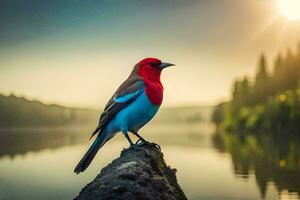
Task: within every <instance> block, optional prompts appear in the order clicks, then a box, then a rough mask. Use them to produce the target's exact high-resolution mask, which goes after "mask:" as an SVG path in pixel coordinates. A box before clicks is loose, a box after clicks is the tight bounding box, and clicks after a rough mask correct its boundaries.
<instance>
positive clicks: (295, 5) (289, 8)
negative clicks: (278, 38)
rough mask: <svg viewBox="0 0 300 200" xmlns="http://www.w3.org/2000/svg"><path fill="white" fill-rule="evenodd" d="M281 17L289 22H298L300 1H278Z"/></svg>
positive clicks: (299, 18)
mask: <svg viewBox="0 0 300 200" xmlns="http://www.w3.org/2000/svg"><path fill="white" fill-rule="evenodd" d="M278 9H279V12H280V14H281V15H283V16H284V17H286V18H287V19H289V20H300V0H278Z"/></svg>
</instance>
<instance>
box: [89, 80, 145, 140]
mask: <svg viewBox="0 0 300 200" xmlns="http://www.w3.org/2000/svg"><path fill="white" fill-rule="evenodd" d="M145 86H146V85H145V82H144V81H143V79H142V78H141V77H138V76H136V77H129V78H128V79H127V80H126V81H125V82H124V83H123V84H122V85H121V86H120V87H119V88H118V89H117V91H116V92H115V94H114V95H113V96H112V97H111V99H110V100H109V101H108V103H107V104H106V106H105V109H104V111H103V112H102V114H101V116H100V120H99V124H98V127H97V128H96V130H95V131H94V132H93V134H92V136H91V138H92V137H93V136H94V135H95V134H96V133H97V132H98V131H99V130H100V129H101V128H103V127H104V126H105V125H106V124H107V122H109V120H111V119H112V118H113V117H114V116H115V115H116V114H117V113H118V112H120V111H121V110H122V109H124V108H125V107H127V106H128V105H129V104H131V103H132V102H133V101H134V100H135V99H136V98H137V97H138V96H140V94H142V92H143V91H144V88H145Z"/></svg>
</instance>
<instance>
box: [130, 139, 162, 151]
mask: <svg viewBox="0 0 300 200" xmlns="http://www.w3.org/2000/svg"><path fill="white" fill-rule="evenodd" d="M144 144H147V145H150V146H154V147H155V148H156V149H158V150H159V151H161V148H160V145H159V144H156V143H154V142H148V141H147V140H142V139H138V140H137V141H136V143H135V145H138V146H141V145H144Z"/></svg>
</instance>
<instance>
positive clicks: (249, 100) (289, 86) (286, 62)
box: [212, 44, 300, 135]
mask: <svg viewBox="0 0 300 200" xmlns="http://www.w3.org/2000/svg"><path fill="white" fill-rule="evenodd" d="M268 67H269V66H268V62H267V59H266V57H265V56H264V55H263V54H262V55H261V57H260V59H259V62H258V69H257V72H256V75H255V78H254V80H253V81H249V78H248V77H244V78H243V79H242V80H236V81H235V83H234V87H233V92H232V99H231V100H230V101H229V102H227V103H222V104H220V105H218V106H217V107H216V109H215V111H214V113H213V117H212V120H213V121H214V122H215V123H216V124H217V125H218V126H219V127H220V128H222V129H225V130H228V131H233V132H245V131H246V132H258V131H264V132H277V133H280V132H290V133H291V134H292V133H295V132H296V133H297V134H299V135H300V133H299V132H300V44H299V45H298V49H297V52H296V53H292V51H291V50H288V51H287V54H286V55H285V56H282V55H281V54H279V55H278V56H277V58H276V59H275V61H274V64H273V68H272V71H271V73H269V72H268Z"/></svg>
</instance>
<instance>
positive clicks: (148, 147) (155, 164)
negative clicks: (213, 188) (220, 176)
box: [75, 144, 187, 200]
mask: <svg viewBox="0 0 300 200" xmlns="http://www.w3.org/2000/svg"><path fill="white" fill-rule="evenodd" d="M94 199H97V200H107V199H110V200H121V199H122V200H124V199H130V200H140V199H142V200H148V199H149V200H153V199H155V200H166V199H168V200H186V199H187V198H186V196H185V194H184V192H183V191H182V189H181V188H180V186H179V185H178V182H177V178H176V169H171V168H170V167H169V166H167V165H166V162H165V160H164V158H163V153H162V152H161V151H160V148H158V147H157V146H156V145H154V144H142V145H140V146H139V147H136V148H129V149H124V150H123V151H122V152H121V155H120V157H119V158H117V159H115V160H114V161H112V163H110V164H109V165H107V166H106V167H105V168H103V169H102V170H101V172H100V174H98V175H97V177H96V178H95V179H94V180H93V181H92V182H90V183H89V184H87V185H86V186H85V187H84V188H83V189H82V190H81V192H80V193H79V195H78V196H77V197H76V198H75V200H94Z"/></svg>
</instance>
